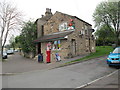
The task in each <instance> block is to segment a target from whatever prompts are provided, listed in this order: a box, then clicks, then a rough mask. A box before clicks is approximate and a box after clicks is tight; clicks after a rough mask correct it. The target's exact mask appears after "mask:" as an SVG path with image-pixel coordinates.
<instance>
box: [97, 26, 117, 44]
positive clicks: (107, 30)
mask: <svg viewBox="0 0 120 90" xmlns="http://www.w3.org/2000/svg"><path fill="white" fill-rule="evenodd" d="M95 36H96V37H97V39H96V44H97V45H109V44H110V43H111V44H112V43H114V41H115V35H114V33H113V29H112V27H108V26H107V25H103V26H101V27H100V29H98V30H97V31H96V32H95Z"/></svg>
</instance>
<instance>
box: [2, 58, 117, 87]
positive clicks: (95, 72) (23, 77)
mask: <svg viewBox="0 0 120 90" xmlns="http://www.w3.org/2000/svg"><path fill="white" fill-rule="evenodd" d="M106 58H107V57H101V58H97V59H92V60H88V61H85V62H81V63H77V64H73V65H70V66H65V67H61V68H55V69H51V70H38V71H31V72H27V73H21V74H17V75H11V76H3V88H76V87H79V86H81V85H84V84H86V83H88V82H91V81H94V80H96V79H98V78H101V77H103V76H105V75H108V74H110V73H112V72H114V71H116V68H109V67H108V66H107V65H106V62H105V60H106ZM115 78H116V80H118V79H117V78H118V76H115ZM116 82H118V81H116ZM115 88H118V86H115Z"/></svg>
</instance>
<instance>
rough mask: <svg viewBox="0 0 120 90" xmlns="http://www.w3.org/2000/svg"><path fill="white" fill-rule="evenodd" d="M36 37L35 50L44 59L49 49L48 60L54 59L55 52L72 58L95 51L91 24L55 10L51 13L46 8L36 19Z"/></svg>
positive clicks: (62, 57)
mask: <svg viewBox="0 0 120 90" xmlns="http://www.w3.org/2000/svg"><path fill="white" fill-rule="evenodd" d="M36 23H37V32H38V39H37V40H35V42H36V43H37V52H38V53H43V59H44V61H45V60H47V58H48V57H47V52H46V51H50V57H49V58H50V60H51V62H52V61H55V60H56V53H58V54H59V55H60V57H61V60H63V59H65V58H72V57H75V56H79V55H85V54H89V53H91V52H95V39H94V37H93V35H92V33H93V32H94V30H93V29H92V25H91V24H89V23H87V22H86V21H84V20H82V19H79V18H78V17H76V16H71V15H68V14H64V13H61V12H58V11H56V12H55V14H52V12H51V9H49V8H47V9H46V12H45V16H43V15H42V17H41V18H40V19H37V20H36Z"/></svg>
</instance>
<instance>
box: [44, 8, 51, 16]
mask: <svg viewBox="0 0 120 90" xmlns="http://www.w3.org/2000/svg"><path fill="white" fill-rule="evenodd" d="M51 15H52V12H51V9H50V8H46V12H45V16H51Z"/></svg>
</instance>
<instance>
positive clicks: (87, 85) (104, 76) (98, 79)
mask: <svg viewBox="0 0 120 90" xmlns="http://www.w3.org/2000/svg"><path fill="white" fill-rule="evenodd" d="M116 72H118V70H116V71H114V72H112V73H110V74H108V75H105V76H103V77H100V78H98V79H96V80H93V81H91V82H89V83H86V84H84V85H81V86H79V87H76V88H83V87H86V86H88V85H90V84H92V83H94V82H96V81H98V80H101V79H103V78H106V77H109V76H111V75H113V74H114V73H116Z"/></svg>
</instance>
